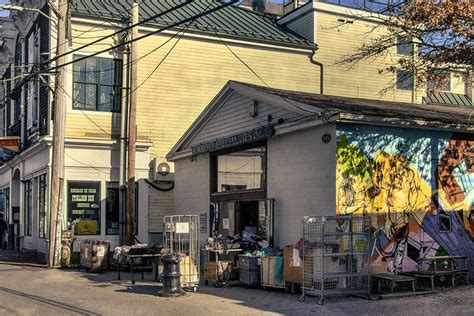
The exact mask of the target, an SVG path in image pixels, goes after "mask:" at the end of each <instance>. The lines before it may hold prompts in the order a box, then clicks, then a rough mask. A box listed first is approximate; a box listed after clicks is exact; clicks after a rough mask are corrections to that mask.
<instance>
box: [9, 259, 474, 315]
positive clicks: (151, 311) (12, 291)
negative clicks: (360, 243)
mask: <svg viewBox="0 0 474 316" xmlns="http://www.w3.org/2000/svg"><path fill="white" fill-rule="evenodd" d="M128 277H129V276H128V274H127V273H124V274H122V280H121V281H118V280H117V274H116V272H107V273H102V274H94V273H87V272H85V271H77V270H74V271H73V270H48V269H45V268H42V267H35V266H22V265H11V264H8V263H2V264H0V315H131V316H137V315H226V316H227V315H260V314H269V315H270V314H273V315H473V314H474V305H473V303H472V298H473V297H474V286H472V285H471V286H462V287H459V288H456V289H454V290H443V291H441V292H439V293H436V294H430V295H424V296H415V297H406V298H398V299H389V300H378V301H369V300H365V299H358V298H338V299H329V300H326V303H325V304H324V305H323V306H319V305H317V304H316V299H313V298H307V299H306V300H305V301H304V302H298V296H299V295H298V294H287V293H285V292H283V291H271V290H262V289H248V288H245V287H231V288H214V287H207V286H204V285H203V286H202V287H200V288H199V289H198V292H197V293H190V292H189V293H186V295H185V296H182V297H178V298H163V297H159V296H158V292H159V291H160V289H161V287H160V285H159V284H157V283H155V282H152V281H151V275H150V276H147V280H145V282H137V283H136V284H134V285H132V284H131V282H130V281H129V280H128Z"/></svg>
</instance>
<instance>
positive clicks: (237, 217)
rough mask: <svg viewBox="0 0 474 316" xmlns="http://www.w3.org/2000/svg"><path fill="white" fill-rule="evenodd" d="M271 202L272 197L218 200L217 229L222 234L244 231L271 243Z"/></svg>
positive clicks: (231, 234) (228, 234)
mask: <svg viewBox="0 0 474 316" xmlns="http://www.w3.org/2000/svg"><path fill="white" fill-rule="evenodd" d="M273 203H274V200H273V199H267V200H233V201H221V202H218V203H217V221H216V222H217V228H218V229H217V231H218V232H219V234H221V235H223V236H234V235H237V234H239V235H240V236H242V235H243V232H244V231H246V232H248V233H252V234H255V235H258V236H259V237H261V238H262V239H263V240H266V241H268V243H269V244H270V245H273Z"/></svg>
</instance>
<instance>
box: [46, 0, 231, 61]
mask: <svg viewBox="0 0 474 316" xmlns="http://www.w3.org/2000/svg"><path fill="white" fill-rule="evenodd" d="M236 2H237V0H231V1H230V2H226V3H223V4H221V5H219V6H216V7H214V8H212V9H209V10H208V11H207V12H201V13H199V14H197V15H194V16H192V17H189V18H186V19H184V20H181V21H178V22H175V23H172V24H170V25H168V26H165V27H162V28H160V29H158V30H155V31H152V32H149V33H147V34H145V35H142V36H140V37H137V38H134V39H131V40H129V41H126V42H124V43H120V44H116V45H114V46H112V47H110V48H107V49H104V50H101V51H98V52H95V53H92V54H91V55H89V56H84V57H80V58H78V59H76V60H72V61H69V62H66V63H64V64H62V65H56V66H54V67H52V68H50V70H55V69H58V68H61V67H65V66H68V65H70V64H73V63H75V62H79V61H81V60H85V59H87V58H90V57H94V56H97V55H100V54H102V53H105V52H108V51H110V50H113V49H116V48H120V47H123V46H124V45H126V44H130V43H133V42H136V41H139V40H142V39H145V38H147V37H150V36H152V35H155V34H158V33H161V32H163V31H166V30H169V29H171V28H174V27H177V26H179V25H181V24H184V23H187V22H190V21H192V20H195V19H197V18H200V17H202V16H205V15H207V14H210V13H212V12H215V11H218V10H221V9H223V8H225V7H227V6H229V5H232V4H234V3H236ZM78 49H79V48H78ZM72 52H73V51H70V52H69V53H72Z"/></svg>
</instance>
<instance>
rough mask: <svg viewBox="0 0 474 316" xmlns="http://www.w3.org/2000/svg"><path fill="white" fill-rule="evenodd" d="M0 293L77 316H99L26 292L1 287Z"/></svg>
mask: <svg viewBox="0 0 474 316" xmlns="http://www.w3.org/2000/svg"><path fill="white" fill-rule="evenodd" d="M0 291H1V292H5V293H8V294H11V295H15V296H19V297H21V298H27V299H30V300H33V301H36V302H40V303H42V304H45V305H48V306H51V307H55V308H57V309H62V310H64V311H68V312H72V313H76V314H79V315H99V314H97V313H94V312H92V311H89V310H86V309H83V308H79V307H76V306H73V305H69V304H66V303H64V302H59V301H54V300H51V299H48V298H44V297H41V296H37V295H31V294H28V293H25V292H20V291H15V290H12V289H8V288H6V287H1V286H0Z"/></svg>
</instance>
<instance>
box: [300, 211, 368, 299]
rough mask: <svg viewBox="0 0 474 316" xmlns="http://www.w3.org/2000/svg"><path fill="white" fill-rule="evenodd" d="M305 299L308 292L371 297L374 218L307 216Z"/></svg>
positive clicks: (304, 275) (303, 297)
mask: <svg viewBox="0 0 474 316" xmlns="http://www.w3.org/2000/svg"><path fill="white" fill-rule="evenodd" d="M303 239H304V243H303V284H302V286H301V289H302V295H301V296H300V298H299V300H300V301H303V300H304V299H305V296H306V295H309V296H317V297H319V301H318V304H320V305H322V304H324V298H325V297H326V296H329V295H367V296H368V297H369V296H370V262H369V258H370V257H369V255H370V252H369V240H370V218H369V217H368V216H325V217H315V216H306V217H304V219H303Z"/></svg>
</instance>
